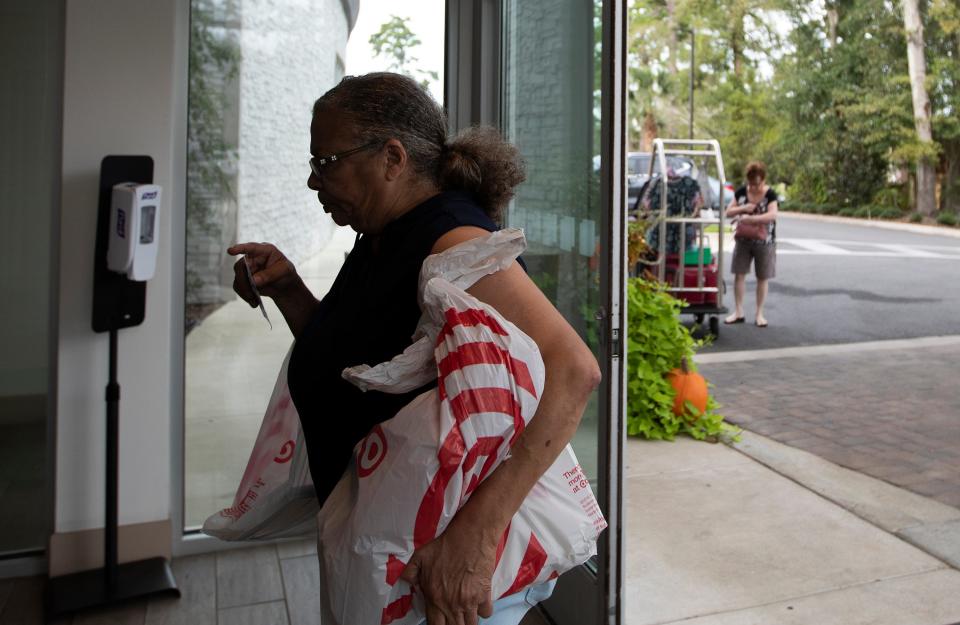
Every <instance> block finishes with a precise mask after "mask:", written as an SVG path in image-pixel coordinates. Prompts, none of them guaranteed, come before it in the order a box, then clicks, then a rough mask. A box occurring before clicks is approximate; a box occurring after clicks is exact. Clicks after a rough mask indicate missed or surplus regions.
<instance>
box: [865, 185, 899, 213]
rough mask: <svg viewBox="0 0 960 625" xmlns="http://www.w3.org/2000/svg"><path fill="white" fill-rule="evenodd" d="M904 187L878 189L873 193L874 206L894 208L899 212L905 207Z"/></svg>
mask: <svg viewBox="0 0 960 625" xmlns="http://www.w3.org/2000/svg"><path fill="white" fill-rule="evenodd" d="M904 191H905V187H887V188H885V189H880V190H879V191H877V192H876V193H875V194H874V195H873V202H872V204H873V205H874V206H882V207H890V208H895V209H897V210H898V211H899V212H901V213H902V212H903V209H905V208H906V207H907V197H906V194H905V192H904Z"/></svg>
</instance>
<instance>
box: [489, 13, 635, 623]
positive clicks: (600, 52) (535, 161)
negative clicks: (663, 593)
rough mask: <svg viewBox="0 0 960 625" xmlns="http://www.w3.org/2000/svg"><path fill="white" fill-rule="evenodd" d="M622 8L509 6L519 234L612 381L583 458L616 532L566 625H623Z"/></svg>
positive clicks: (575, 592)
mask: <svg viewBox="0 0 960 625" xmlns="http://www.w3.org/2000/svg"><path fill="white" fill-rule="evenodd" d="M621 4H622V3H616V2H613V1H611V0H505V2H504V4H503V28H502V33H501V37H502V38H501V41H502V47H503V49H502V54H503V57H502V64H501V67H502V71H503V73H502V77H501V93H502V102H501V107H500V111H501V123H502V125H503V127H504V130H505V131H506V133H507V135H508V137H509V139H510V140H511V141H512V142H514V143H515V144H517V145H518V146H519V147H520V150H521V152H522V153H523V155H524V157H525V158H526V161H527V181H526V182H525V183H524V184H523V185H521V186H520V187H519V190H518V193H517V195H516V198H515V200H514V202H513V205H512V206H511V208H510V211H509V213H508V219H507V221H508V225H509V226H511V227H517V228H523V229H524V231H525V232H526V235H527V240H528V245H529V247H528V249H527V251H526V252H525V253H524V259H525V260H526V262H527V265H528V269H529V273H530V276H531V278H532V279H533V280H534V282H536V284H537V285H538V286H539V287H540V289H541V290H542V291H543V292H544V293H545V294H546V295H547V297H549V298H550V299H551V301H553V303H554V304H555V305H556V306H557V308H558V309H559V310H560V312H561V313H562V314H563V315H564V317H566V319H567V320H568V321H570V322H571V323H572V324H573V325H574V327H575V328H576V329H577V331H578V332H580V334H581V336H582V337H583V338H584V340H585V341H586V342H587V343H588V344H589V345H590V347H591V348H592V349H593V351H594V354H595V355H596V357H597V360H598V361H599V362H600V363H601V367H602V368H603V371H604V381H603V384H602V385H601V387H600V388H599V389H598V391H597V392H596V393H595V394H594V396H593V397H592V398H591V401H590V403H589V405H588V407H587V410H586V412H585V414H584V416H583V420H582V422H581V424H580V429H579V430H578V432H577V434H576V436H575V438H574V440H573V446H574V449H575V451H576V454H577V457H578V459H579V460H580V463H581V466H582V468H583V470H584V473H585V474H586V475H587V477H588V478H589V480H590V483H591V485H592V486H593V489H594V492H595V493H596V495H597V498H598V499H599V500H600V504H601V506H602V508H603V511H604V514H605V515H606V517H607V521H608V523H609V525H610V527H609V529H608V530H607V531H606V532H605V533H604V535H603V541H602V543H601V545H600V547H599V554H598V556H597V557H595V558H593V559H592V560H591V561H589V562H588V563H587V564H586V565H584V566H581V567H579V568H578V569H576V570H574V571H571V572H569V573H568V574H566V575H564V576H563V577H562V578H561V579H560V582H559V584H558V587H557V590H556V592H555V593H554V596H553V597H552V598H551V599H550V601H548V602H546V604H545V605H544V606H543V607H544V609H545V610H546V611H547V612H548V614H549V616H550V618H551V619H552V620H553V621H554V622H555V623H557V624H558V625H566V624H567V623H569V624H571V625H572V624H577V625H592V624H599V623H619V622H621V618H620V612H621V610H620V602H619V588H620V585H621V583H620V580H621V578H622V576H621V574H620V568H621V566H620V557H619V552H620V540H619V527H620V523H619V515H620V511H619V500H620V496H619V467H620V451H621V448H622V444H621V442H620V441H621V436H622V428H621V427H620V420H621V415H622V405H623V400H622V397H623V392H622V390H623V384H622V382H621V375H622V374H621V371H620V360H621V359H620V354H621V351H622V350H621V342H620V333H619V329H620V327H621V325H622V318H621V317H622V316H621V312H620V300H621V296H622V288H623V284H624V282H623V277H622V266H623V262H622V259H621V256H622V245H621V238H622V232H623V217H624V211H623V210H622V203H623V197H622V195H623V194H622V190H623V189H624V188H625V186H624V183H623V141H622V133H621V131H620V126H619V120H620V119H621V114H620V112H621V111H622V101H623V98H622V96H621V95H620V94H622V88H621V85H622V84H623V81H622V61H621V60H622V58H623V55H622V53H620V52H619V51H620V49H621V47H622V45H619V43H622V35H621V33H622V32H623V30H622V23H623V15H622V11H623V8H622V6H621ZM618 25H619V26H618Z"/></svg>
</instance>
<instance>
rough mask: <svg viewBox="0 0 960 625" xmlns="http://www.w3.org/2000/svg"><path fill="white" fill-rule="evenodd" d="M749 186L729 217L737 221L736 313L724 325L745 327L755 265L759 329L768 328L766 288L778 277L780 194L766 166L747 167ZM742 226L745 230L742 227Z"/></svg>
mask: <svg viewBox="0 0 960 625" xmlns="http://www.w3.org/2000/svg"><path fill="white" fill-rule="evenodd" d="M745 173H746V179H747V184H746V185H744V186H742V187H740V188H739V189H737V190H736V192H735V193H734V194H733V199H732V200H731V201H730V205H729V206H728V207H727V212H726V216H727V217H728V218H737V220H738V223H737V229H736V231H735V232H734V242H735V245H734V248H733V263H732V267H731V268H732V271H733V274H734V282H733V296H734V303H735V306H736V309H735V310H734V311H733V314H732V315H730V316H729V317H727V318H726V319H724V321H723V322H724V323H727V324H730V323H743V321H744V315H743V298H744V295H746V289H747V287H746V283H747V272H748V271H750V262H751V260H752V261H753V264H754V272H755V273H756V276H757V316H756V324H757V327H758V328H765V327H767V318H766V317H765V316H764V315H763V304H764V302H765V301H766V299H767V284H768V280H770V278H773V277H774V276H775V275H776V273H777V231H776V228H777V205H778V204H777V201H778V198H777V193H776V192H775V191H774V190H773V189H771V188H770V187H769V186H767V182H766V181H767V166H766V165H764V164H763V163H761V162H759V161H754V162H752V163H749V164H748V165H747V169H746V172H745ZM741 224H742V225H743V227H741Z"/></svg>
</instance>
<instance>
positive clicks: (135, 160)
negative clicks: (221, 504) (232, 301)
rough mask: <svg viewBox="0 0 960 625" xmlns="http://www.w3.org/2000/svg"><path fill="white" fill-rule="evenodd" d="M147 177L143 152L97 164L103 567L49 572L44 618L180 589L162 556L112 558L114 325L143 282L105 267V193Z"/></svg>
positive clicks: (137, 314)
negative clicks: (104, 355) (104, 338)
mask: <svg viewBox="0 0 960 625" xmlns="http://www.w3.org/2000/svg"><path fill="white" fill-rule="evenodd" d="M152 181H153V159H152V158H150V157H149V156H107V157H105V158H104V159H103V161H102V163H101V164H100V204H99V211H98V214H97V247H96V254H95V262H94V265H95V266H94V289H93V292H94V295H93V330H94V331H95V332H109V333H110V364H109V367H110V377H109V380H108V382H107V388H106V402H107V450H106V451H107V455H106V497H105V500H106V506H105V510H104V512H105V522H104V536H103V568H100V569H94V570H91V571H83V572H81V573H73V574H71V575H63V576H61V577H51V578H50V579H49V580H48V582H47V588H46V593H45V602H44V603H45V611H46V618H47V620H50V619H53V618H55V617H57V616H60V615H63V614H67V613H70V612H76V611H78V610H85V609H90V608H96V607H106V606H109V605H113V604H116V603H120V602H123V601H129V600H131V599H137V598H141V597H145V596H148V595H153V594H158V593H166V594H170V595H172V596H176V597H179V596H180V590H179V589H178V588H177V583H176V581H175V580H174V578H173V572H172V571H171V570H170V564H169V563H168V562H167V560H166V559H165V558H160V557H158V558H150V559H147V560H140V561H138V562H128V563H124V564H118V555H117V523H118V515H117V486H118V474H119V452H120V447H119V429H120V428H119V424H120V384H119V383H118V382H117V334H118V331H119V329H120V328H127V327H131V326H135V325H139V324H140V323H142V322H143V318H144V309H145V303H146V283H145V282H134V281H132V280H128V279H127V277H126V276H123V275H121V274H118V273H114V272H112V271H110V270H108V269H107V244H108V241H109V227H110V199H111V194H112V190H113V185H115V184H118V183H121V182H139V183H149V182H152Z"/></svg>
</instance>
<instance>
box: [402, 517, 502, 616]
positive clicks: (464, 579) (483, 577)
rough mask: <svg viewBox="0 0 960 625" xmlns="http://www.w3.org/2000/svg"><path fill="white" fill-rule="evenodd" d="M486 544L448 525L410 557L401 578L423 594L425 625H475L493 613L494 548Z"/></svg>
mask: <svg viewBox="0 0 960 625" xmlns="http://www.w3.org/2000/svg"><path fill="white" fill-rule="evenodd" d="M488 542H489V541H486V540H481V539H478V538H477V534H475V533H469V532H464V531H460V530H458V529H457V528H456V527H454V526H452V525H451V526H450V527H448V528H447V531H445V532H444V533H443V534H441V535H440V536H439V537H437V538H436V539H434V540H433V541H431V542H429V543H427V544H426V545H423V546H422V547H420V548H419V549H417V550H416V551H415V552H414V553H413V555H412V556H411V557H410V562H409V563H408V564H407V567H406V568H405V569H404V571H403V574H402V575H401V579H403V580H404V581H406V582H407V583H408V584H410V585H411V586H413V587H414V588H415V589H417V590H419V591H420V593H421V594H423V597H424V599H425V602H426V612H427V625H476V623H477V617H478V616H481V617H483V618H488V617H490V616H491V615H492V614H493V599H492V598H491V596H490V592H491V580H492V578H493V571H494V569H495V568H496V557H497V555H496V552H497V545H496V543H494V544H488Z"/></svg>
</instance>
